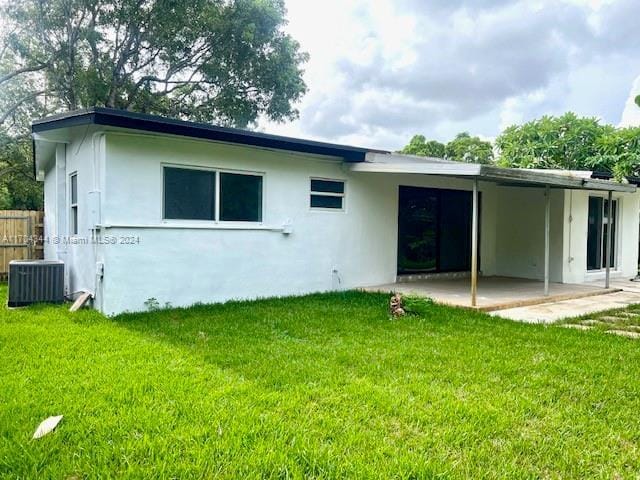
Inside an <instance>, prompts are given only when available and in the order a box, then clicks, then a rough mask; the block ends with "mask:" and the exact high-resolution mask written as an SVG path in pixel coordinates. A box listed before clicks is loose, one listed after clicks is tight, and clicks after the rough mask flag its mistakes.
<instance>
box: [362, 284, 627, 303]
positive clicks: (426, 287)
mask: <svg viewBox="0 0 640 480" xmlns="http://www.w3.org/2000/svg"><path fill="white" fill-rule="evenodd" d="M469 282H470V281H469V278H465V277H455V278H429V279H425V280H415V281H410V282H401V283H390V284H386V285H378V286H374V287H368V288H366V289H365V290H368V291H376V292H393V293H403V294H413V295H418V296H425V297H429V298H432V299H433V300H434V301H436V302H438V303H442V304H446V305H453V306H458V307H467V308H471V297H470V294H471V292H470V283H469ZM617 291H619V288H613V289H608V290H607V289H604V288H602V287H601V286H600V285H595V284H581V285H574V284H567V283H551V284H550V285H549V296H548V297H545V296H544V284H543V283H542V282H539V281H537V280H528V279H522V278H509V277H481V278H480V279H479V280H478V296H477V306H476V308H477V309H478V310H483V311H495V310H504V309H511V308H516V307H522V306H525V305H535V304H540V303H548V302H559V301H562V300H568V299H575V298H583V297H590V296H594V295H602V294H604V293H611V292H617Z"/></svg>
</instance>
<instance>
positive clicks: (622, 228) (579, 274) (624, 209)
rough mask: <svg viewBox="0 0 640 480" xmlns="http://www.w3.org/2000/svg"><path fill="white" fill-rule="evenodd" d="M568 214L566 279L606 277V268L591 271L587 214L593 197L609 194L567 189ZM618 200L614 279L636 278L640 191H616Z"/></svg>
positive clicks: (564, 263) (564, 278)
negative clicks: (589, 266) (588, 256)
mask: <svg viewBox="0 0 640 480" xmlns="http://www.w3.org/2000/svg"><path fill="white" fill-rule="evenodd" d="M564 196H565V205H566V213H565V215H564V218H563V222H564V228H565V240H564V242H563V254H564V255H563V280H564V281H565V282H566V283H582V282H588V281H594V280H602V279H604V276H605V273H604V271H599V272H589V271H587V268H586V265H587V217H588V213H589V196H601V197H603V198H606V193H596V192H586V191H566V192H565V194H564ZM613 198H614V199H615V200H617V201H618V218H617V229H618V232H617V235H616V239H615V241H616V260H615V263H616V264H615V268H614V269H613V270H612V272H611V277H612V278H632V277H634V276H635V275H636V273H637V271H638V220H639V219H638V215H639V212H640V201H639V199H640V193H633V194H614V195H613Z"/></svg>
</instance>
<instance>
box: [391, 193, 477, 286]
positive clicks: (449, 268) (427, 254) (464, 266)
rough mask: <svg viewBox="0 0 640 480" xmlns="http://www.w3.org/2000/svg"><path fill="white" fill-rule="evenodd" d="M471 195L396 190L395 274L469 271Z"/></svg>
mask: <svg viewBox="0 0 640 480" xmlns="http://www.w3.org/2000/svg"><path fill="white" fill-rule="evenodd" d="M471 201H472V199H471V192H468V191H461V190H446V189H435V188H420V187H404V186H401V187H400V192H399V204H398V273H401V274H402V273H404V274H407V273H425V272H458V271H468V270H470V268H471V208H472V206H471Z"/></svg>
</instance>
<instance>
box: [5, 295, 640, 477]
mask: <svg viewBox="0 0 640 480" xmlns="http://www.w3.org/2000/svg"><path fill="white" fill-rule="evenodd" d="M388 300H389V298H388V296H387V295H381V294H373V293H363V292H347V293H336V294H323V295H311V296H307V297H300V298H290V299H274V300H263V301H258V302H237V303H228V304H224V305H213V306H196V307H193V308H189V309H174V310H160V311H155V312H149V313H141V314H127V315H122V316H119V317H116V318H113V319H107V318H104V317H102V316H100V315H99V314H97V313H95V312H92V311H81V312H78V313H76V314H70V313H68V312H67V311H66V308H63V307H52V306H37V307H33V308H28V309H19V310H7V309H5V308H1V309H0V378H1V379H2V380H1V382H2V383H1V384H2V388H1V389H0V476H2V477H9V478H36V477H38V478H85V477H86V478H98V477H99V478H104V477H134V478H143V477H144V478H148V477H159V478H171V477H173V478H187V477H189V478H192V477H204V478H258V477H260V478H264V477H266V478H289V477H292V478H302V477H311V478H343V477H352V478H432V477H445V478H469V477H484V478H505V477H510V478H540V477H550V478H568V477H569V478H570V477H573V478H586V477H590V478H612V477H613V478H615V477H634V478H635V477H636V476H637V474H638V471H640V455H639V453H640V452H639V446H640V416H639V415H638V412H639V411H640V380H639V378H638V375H637V369H638V364H639V363H640V349H638V348H637V345H638V344H637V343H634V342H630V341H628V340H626V339H622V338H617V337H613V336H609V335H601V334H599V333H598V332H580V331H573V330H569V329H563V328H558V327H555V326H551V327H546V326H541V325H525V324H518V323H514V322H510V321H506V320H502V319H498V318H493V317H488V316H486V315H484V314H482V313H478V312H471V311H469V310H463V309H455V308H450V307H444V306H438V305H431V306H429V308H427V309H425V310H424V311H422V312H421V315H420V316H413V315H411V316H406V317H402V318H399V319H396V320H391V319H390V318H389V315H388ZM0 301H1V302H3V303H4V302H5V301H6V287H4V286H3V287H1V288H0ZM55 414H64V415H65V418H64V420H63V421H62V423H61V424H60V426H59V427H58V429H57V430H56V431H55V432H54V433H53V434H50V435H48V436H46V437H44V438H43V439H41V440H38V441H34V440H31V439H30V438H31V435H32V434H33V431H34V429H35V427H36V426H37V424H38V423H39V422H40V421H41V420H42V419H44V418H45V417H47V416H49V415H55Z"/></svg>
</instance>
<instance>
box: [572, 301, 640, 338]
mask: <svg viewBox="0 0 640 480" xmlns="http://www.w3.org/2000/svg"><path fill="white" fill-rule="evenodd" d="M562 323H564V324H569V325H581V326H584V327H588V328H591V329H594V330H598V331H601V332H629V333H631V334H640V304H634V305H629V306H628V307H625V308H617V309H613V310H607V311H604V312H596V313H590V314H587V315H583V316H580V317H576V318H570V319H567V320H565V321H563V322H562Z"/></svg>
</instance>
